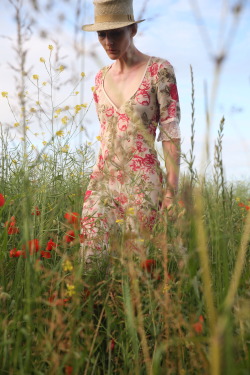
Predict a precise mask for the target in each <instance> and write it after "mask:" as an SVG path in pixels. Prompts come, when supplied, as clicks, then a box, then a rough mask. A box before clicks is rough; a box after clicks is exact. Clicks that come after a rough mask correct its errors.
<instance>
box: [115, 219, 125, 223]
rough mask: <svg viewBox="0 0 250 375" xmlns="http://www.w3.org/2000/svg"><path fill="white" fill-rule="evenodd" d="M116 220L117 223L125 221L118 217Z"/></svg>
mask: <svg viewBox="0 0 250 375" xmlns="http://www.w3.org/2000/svg"><path fill="white" fill-rule="evenodd" d="M115 222H116V223H124V220H123V219H117V220H116V221H115Z"/></svg>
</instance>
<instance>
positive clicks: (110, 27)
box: [81, 0, 180, 260]
mask: <svg viewBox="0 0 250 375" xmlns="http://www.w3.org/2000/svg"><path fill="white" fill-rule="evenodd" d="M94 5H95V23H94V24H92V25H85V26H83V29H84V30H86V31H97V34H98V39H99V42H100V43H101V45H102V46H103V48H104V49H105V51H106V53H107V55H108V56H109V58H110V59H111V60H113V61H114V63H113V64H111V65H110V66H107V67H104V68H103V69H101V70H100V71H99V72H98V74H97V75H96V79H95V90H94V99H95V102H96V109H97V113H98V117H99V120H100V125H101V130H100V138H99V139H100V141H101V147H100V152H99V155H98V159H97V162H96V165H95V166H94V169H93V173H92V175H91V178H90V183H89V187H88V189H87V192H86V194H85V198H84V204H83V211H82V220H81V231H82V235H83V238H84V242H83V244H82V255H83V256H84V257H85V259H86V260H87V259H88V258H89V256H91V255H95V254H98V251H100V250H103V248H104V246H103V245H104V243H106V244H107V242H108V237H109V233H110V231H111V230H112V228H114V227H115V225H120V224H121V223H123V222H124V223H126V224H125V227H126V230H127V231H130V232H132V233H135V234H138V235H140V236H143V231H147V232H148V231H152V228H153V226H154V224H155V220H156V215H157V212H159V208H161V210H162V209H168V208H169V207H170V205H171V204H172V201H173V199H174V197H175V195H176V192H177V189H178V177H179V159H180V131H179V120H180V107H179V101H178V92H177V87H176V80H175V75H174V71H173V68H172V66H171V65H170V63H169V62H168V61H166V60H164V59H161V58H156V57H152V56H148V55H145V54H143V53H142V52H140V51H139V50H138V49H137V48H136V47H135V45H134V43H133V37H134V36H135V35H136V32H137V23H139V22H142V21H143V20H140V21H135V20H134V16H133V7H132V0H97V1H95V2H94ZM158 123H159V126H160V133H159V137H158V141H162V146H163V152H164V157H165V164H166V169H167V181H166V189H165V191H164V193H163V180H162V172H161V169H160V164H159V161H158V159H157V153H156V150H155V148H154V141H155V133H156V128H157V125H158ZM117 223H118V224H117ZM103 242H104V243H103Z"/></svg>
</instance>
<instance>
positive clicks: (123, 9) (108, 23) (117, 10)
mask: <svg viewBox="0 0 250 375" xmlns="http://www.w3.org/2000/svg"><path fill="white" fill-rule="evenodd" d="M132 1H133V0H95V1H94V6H95V23H94V24H91V25H84V26H83V27H82V29H83V30H85V31H101V30H112V29H118V28H119V27H124V26H128V25H132V24H133V23H139V22H142V21H144V20H140V21H135V19H134V13H133V3H132Z"/></svg>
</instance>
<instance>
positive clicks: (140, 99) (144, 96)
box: [135, 89, 150, 106]
mask: <svg viewBox="0 0 250 375" xmlns="http://www.w3.org/2000/svg"><path fill="white" fill-rule="evenodd" d="M135 99H136V101H137V103H139V104H141V105H144V106H146V105H149V103H150V95H149V93H148V91H147V90H145V89H141V90H138V91H137V94H136V97H135Z"/></svg>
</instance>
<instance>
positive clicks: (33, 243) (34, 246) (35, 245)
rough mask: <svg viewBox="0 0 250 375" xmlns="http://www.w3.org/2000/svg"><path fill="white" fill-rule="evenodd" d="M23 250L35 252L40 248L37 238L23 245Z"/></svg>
mask: <svg viewBox="0 0 250 375" xmlns="http://www.w3.org/2000/svg"><path fill="white" fill-rule="evenodd" d="M22 248H23V250H27V248H28V250H29V252H30V254H34V253H37V252H38V251H39V250H40V245H39V240H38V239H37V238H35V239H33V240H30V241H28V242H27V244H24V245H23V247H22Z"/></svg>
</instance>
